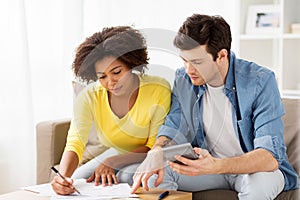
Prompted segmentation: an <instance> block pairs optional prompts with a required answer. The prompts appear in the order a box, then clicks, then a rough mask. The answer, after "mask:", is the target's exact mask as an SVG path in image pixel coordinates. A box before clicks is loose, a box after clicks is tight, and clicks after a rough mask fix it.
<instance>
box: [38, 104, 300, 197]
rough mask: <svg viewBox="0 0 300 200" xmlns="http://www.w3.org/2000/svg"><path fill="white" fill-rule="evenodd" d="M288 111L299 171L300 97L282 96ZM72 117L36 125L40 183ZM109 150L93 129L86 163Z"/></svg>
mask: <svg viewBox="0 0 300 200" xmlns="http://www.w3.org/2000/svg"><path fill="white" fill-rule="evenodd" d="M282 101H283V104H284V107H285V110H286V114H285V115H284V116H283V121H284V139H285V143H286V146H287V155H288V158H289V161H290V163H291V164H292V166H293V167H294V168H295V170H296V171H297V172H298V174H299V175H300V145H299V144H300V99H295V98H283V99H282ZM69 126H70V119H59V120H50V121H43V122H40V123H38V124H37V125H36V140H37V141H36V144H37V176H36V177H37V180H36V182H37V184H41V183H47V182H50V181H51V180H52V178H53V176H54V174H53V173H52V172H51V170H50V167H51V166H55V165H58V164H59V161H60V159H61V156H62V152H63V150H64V146H65V143H66V136H67V132H68V129H69ZM105 150H106V147H104V146H103V145H101V144H100V143H99V141H97V137H96V134H95V130H93V129H92V131H91V134H90V138H89V140H88V144H87V147H86V150H85V152H84V156H83V163H84V162H86V161H88V160H89V159H91V158H92V157H94V156H96V155H98V154H99V153H101V152H103V151H105ZM193 199H197V200H198V199H199V200H201V199H209V200H218V199H220V200H221V199H222V200H224V199H226V200H227V199H228V200H231V199H238V197H237V193H236V192H235V191H231V190H208V191H200V192H194V193H193ZM298 199H300V189H297V190H291V191H288V192H282V193H281V194H279V196H278V197H277V198H276V200H298Z"/></svg>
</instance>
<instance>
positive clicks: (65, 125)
mask: <svg viewBox="0 0 300 200" xmlns="http://www.w3.org/2000/svg"><path fill="white" fill-rule="evenodd" d="M69 127H70V119H60V120H52V121H43V122H40V123H38V124H37V125H36V148H37V158H36V159H37V160H36V163H37V165H36V166H37V177H36V182H37V184H41V183H48V182H50V181H51V173H52V172H51V169H50V168H51V166H54V165H57V164H59V162H60V159H61V156H62V153H63V151H64V148H65V144H66V138H67V134H68V130H69Z"/></svg>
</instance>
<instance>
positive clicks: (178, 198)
mask: <svg viewBox="0 0 300 200" xmlns="http://www.w3.org/2000/svg"><path fill="white" fill-rule="evenodd" d="M162 192H163V190H159V189H150V191H148V192H147V191H145V190H144V189H143V188H139V189H138V190H137V192H136V194H137V195H139V198H132V199H136V200H138V199H142V200H156V199H157V198H158V196H159V195H160V194H161V193H162ZM182 199H184V200H191V199H192V193H189V192H180V191H170V194H169V195H168V196H167V197H166V198H164V200H182ZM0 200H50V197H45V196H39V195H38V194H36V193H33V192H29V191H25V190H19V191H16V192H10V193H6V194H2V195H0Z"/></svg>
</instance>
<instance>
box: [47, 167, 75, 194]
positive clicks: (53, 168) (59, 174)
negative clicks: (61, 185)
mask: <svg viewBox="0 0 300 200" xmlns="http://www.w3.org/2000/svg"><path fill="white" fill-rule="evenodd" d="M51 169H52V170H53V171H54V172H55V173H56V174H57V175H58V176H60V177H61V178H62V179H64V180H65V181H67V182H69V181H68V180H67V179H66V178H65V177H64V176H63V175H61V173H59V171H58V170H57V169H56V168H55V167H51ZM73 187H74V186H73ZM74 190H75V191H76V192H77V193H78V194H80V192H79V191H78V190H77V189H76V188H75V187H74Z"/></svg>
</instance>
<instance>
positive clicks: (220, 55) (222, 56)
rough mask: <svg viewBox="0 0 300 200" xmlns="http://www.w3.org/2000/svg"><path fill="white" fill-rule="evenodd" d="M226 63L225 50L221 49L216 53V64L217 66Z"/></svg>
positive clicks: (226, 55)
mask: <svg viewBox="0 0 300 200" xmlns="http://www.w3.org/2000/svg"><path fill="white" fill-rule="evenodd" d="M225 61H226V62H227V61H228V52H227V50H226V49H221V50H220V51H219V52H218V57H217V63H218V64H222V63H224V62H225Z"/></svg>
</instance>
